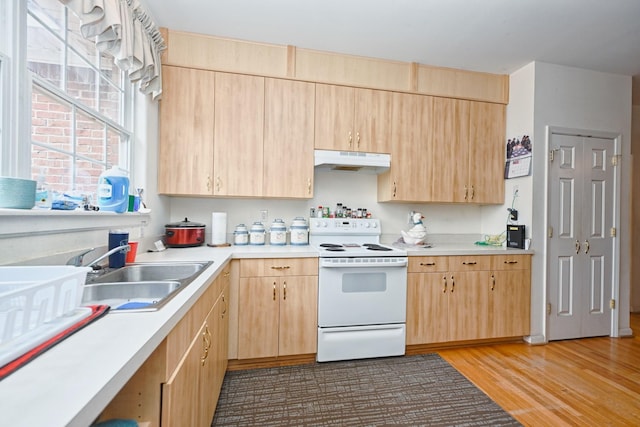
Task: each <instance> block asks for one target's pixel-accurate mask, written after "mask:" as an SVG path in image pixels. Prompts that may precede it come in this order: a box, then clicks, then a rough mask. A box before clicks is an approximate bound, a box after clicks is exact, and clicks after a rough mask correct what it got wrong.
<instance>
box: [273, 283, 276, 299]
mask: <svg viewBox="0 0 640 427" xmlns="http://www.w3.org/2000/svg"><path fill="white" fill-rule="evenodd" d="M273 300H274V301H275V300H276V282H273Z"/></svg>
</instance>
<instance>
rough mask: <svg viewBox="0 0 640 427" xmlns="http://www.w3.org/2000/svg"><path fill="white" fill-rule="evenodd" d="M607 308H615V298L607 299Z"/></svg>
mask: <svg viewBox="0 0 640 427" xmlns="http://www.w3.org/2000/svg"><path fill="white" fill-rule="evenodd" d="M609 308H610V309H611V310H613V309H615V308H616V300H614V299H613V298H612V299H611V300H609Z"/></svg>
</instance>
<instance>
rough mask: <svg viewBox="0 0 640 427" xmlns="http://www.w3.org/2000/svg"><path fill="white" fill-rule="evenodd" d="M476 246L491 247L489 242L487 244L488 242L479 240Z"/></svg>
mask: <svg viewBox="0 0 640 427" xmlns="http://www.w3.org/2000/svg"><path fill="white" fill-rule="evenodd" d="M476 245H478V246H489V242H487V241H486V240H479V241H477V242H476Z"/></svg>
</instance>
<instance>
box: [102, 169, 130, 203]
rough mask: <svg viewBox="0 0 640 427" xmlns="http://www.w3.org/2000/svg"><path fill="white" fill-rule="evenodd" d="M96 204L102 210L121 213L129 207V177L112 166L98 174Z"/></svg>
mask: <svg viewBox="0 0 640 427" xmlns="http://www.w3.org/2000/svg"><path fill="white" fill-rule="evenodd" d="M98 206H99V207H100V209H101V210H103V211H111V212H117V213H123V212H126V211H127V208H128V207H129V177H128V176H127V173H126V172H125V171H123V170H122V169H120V168H119V167H118V166H114V167H112V168H111V169H108V170H106V171H104V172H102V174H101V175H100V179H99V180H98Z"/></svg>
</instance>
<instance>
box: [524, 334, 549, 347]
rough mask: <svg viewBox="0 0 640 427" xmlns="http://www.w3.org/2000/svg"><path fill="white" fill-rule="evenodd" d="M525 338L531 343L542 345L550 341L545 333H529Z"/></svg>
mask: <svg viewBox="0 0 640 427" xmlns="http://www.w3.org/2000/svg"><path fill="white" fill-rule="evenodd" d="M524 340H525V341H526V342H527V343H529V344H531V345H542V344H547V342H548V341H547V339H546V338H545V337H544V335H528V336H526V337H524Z"/></svg>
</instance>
